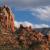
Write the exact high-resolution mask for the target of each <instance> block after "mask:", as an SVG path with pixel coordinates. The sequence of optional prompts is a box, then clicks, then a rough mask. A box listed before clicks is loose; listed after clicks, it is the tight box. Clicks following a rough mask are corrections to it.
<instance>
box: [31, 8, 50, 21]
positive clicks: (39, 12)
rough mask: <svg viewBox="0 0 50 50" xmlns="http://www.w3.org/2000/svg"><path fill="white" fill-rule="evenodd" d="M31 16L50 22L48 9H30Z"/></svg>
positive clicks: (49, 9) (49, 10)
mask: <svg viewBox="0 0 50 50" xmlns="http://www.w3.org/2000/svg"><path fill="white" fill-rule="evenodd" d="M32 15H35V16H36V17H38V18H40V19H42V20H46V21H47V20H50V7H44V8H37V9H32Z"/></svg>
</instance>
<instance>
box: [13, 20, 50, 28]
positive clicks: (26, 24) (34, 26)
mask: <svg viewBox="0 0 50 50" xmlns="http://www.w3.org/2000/svg"><path fill="white" fill-rule="evenodd" d="M14 24H15V27H17V28H19V27H20V24H22V25H23V26H24V27H26V26H27V27H29V26H31V27H32V28H43V27H46V28H48V27H50V26H48V25H46V24H32V23H30V22H27V21H25V22H17V21H14Z"/></svg>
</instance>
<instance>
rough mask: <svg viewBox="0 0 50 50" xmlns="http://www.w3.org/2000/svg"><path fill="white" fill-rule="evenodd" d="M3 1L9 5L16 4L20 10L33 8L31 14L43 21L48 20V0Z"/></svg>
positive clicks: (49, 16) (49, 18) (49, 14)
mask: <svg viewBox="0 0 50 50" xmlns="http://www.w3.org/2000/svg"><path fill="white" fill-rule="evenodd" d="M3 2H4V4H7V5H9V6H10V7H12V6H16V7H17V8H18V9H20V10H21V9H22V10H25V9H29V11H30V10H32V9H33V10H32V15H36V16H37V17H38V18H40V19H42V20H45V21H46V20H50V0H10V1H9V0H3ZM17 8H16V9H17Z"/></svg>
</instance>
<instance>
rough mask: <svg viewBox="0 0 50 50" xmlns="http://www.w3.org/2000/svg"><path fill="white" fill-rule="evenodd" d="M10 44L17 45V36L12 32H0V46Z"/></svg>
mask: <svg viewBox="0 0 50 50" xmlns="http://www.w3.org/2000/svg"><path fill="white" fill-rule="evenodd" d="M7 44H8V45H10V46H12V47H16V48H18V47H19V45H18V44H19V42H18V41H17V38H16V37H15V36H14V35H13V34H12V33H8V34H0V46H1V45H7Z"/></svg>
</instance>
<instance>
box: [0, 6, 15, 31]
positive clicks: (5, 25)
mask: <svg viewBox="0 0 50 50" xmlns="http://www.w3.org/2000/svg"><path fill="white" fill-rule="evenodd" d="M0 32H14V18H13V16H12V14H11V11H10V9H9V7H6V6H2V7H0Z"/></svg>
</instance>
